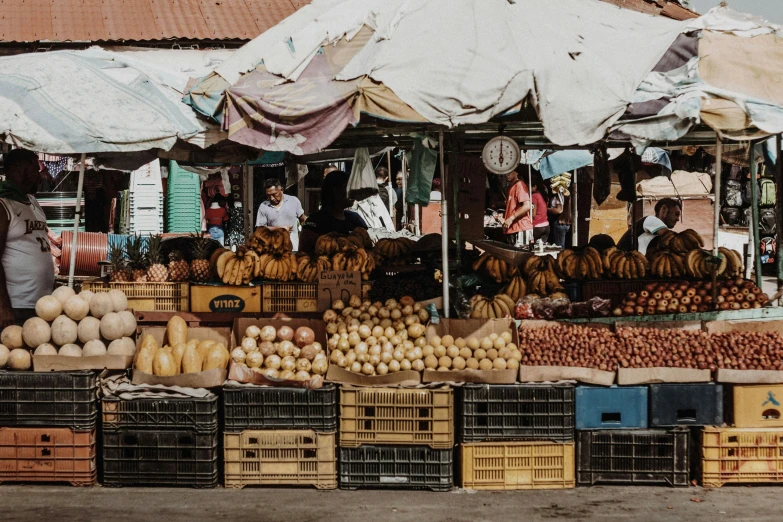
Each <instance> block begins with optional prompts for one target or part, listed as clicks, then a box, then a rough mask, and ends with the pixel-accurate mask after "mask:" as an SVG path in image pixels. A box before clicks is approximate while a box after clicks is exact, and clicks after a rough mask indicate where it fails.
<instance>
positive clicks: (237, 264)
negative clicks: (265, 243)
mask: <svg viewBox="0 0 783 522" xmlns="http://www.w3.org/2000/svg"><path fill="white" fill-rule="evenodd" d="M265 256H266V257H267V260H268V258H269V257H271V256H270V255H269V254H264V256H260V257H259V255H258V253H256V251H255V250H251V249H250V248H248V247H246V246H240V247H238V248H237V251H236V252H232V251H231V250H226V249H221V253H220V255H218V257H217V259H216V260H215V273H216V274H217V276H218V278H219V279H220V280H221V281H222V282H223V283H224V284H227V285H232V286H240V285H246V284H249V283H250V281H251V280H253V279H254V278H255V277H256V276H257V274H258V272H259V268H260V267H261V258H264V257H265ZM213 257H214V256H213Z"/></svg>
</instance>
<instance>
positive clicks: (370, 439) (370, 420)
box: [340, 386, 454, 449]
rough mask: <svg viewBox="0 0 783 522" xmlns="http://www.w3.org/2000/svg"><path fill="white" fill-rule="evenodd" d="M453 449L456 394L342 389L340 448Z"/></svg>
mask: <svg viewBox="0 0 783 522" xmlns="http://www.w3.org/2000/svg"><path fill="white" fill-rule="evenodd" d="M362 444H394V445H402V444H423V445H427V446H431V447H433V448H435V449H447V448H448V449H450V448H452V447H453V446H454V394H453V390H452V389H451V388H450V387H448V386H446V387H442V388H431V389H421V388H416V389H403V388H340V446H342V447H346V448H355V447H358V446H360V445H362Z"/></svg>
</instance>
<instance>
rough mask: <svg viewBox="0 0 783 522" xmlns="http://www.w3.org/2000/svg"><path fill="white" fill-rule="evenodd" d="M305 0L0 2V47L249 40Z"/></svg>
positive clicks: (36, 0)
mask: <svg viewBox="0 0 783 522" xmlns="http://www.w3.org/2000/svg"><path fill="white" fill-rule="evenodd" d="M308 3H309V1H306V0H0V42H37V41H53V42H69V41H71V42H73V41H94V42H99V41H149V40H168V39H174V38H180V39H188V40H250V39H252V38H255V37H256V36H258V35H259V34H261V33H263V32H264V31H266V30H267V29H269V28H270V27H272V26H274V25H276V24H277V23H279V22H280V21H281V20H283V19H284V18H286V17H287V16H289V15H291V14H292V13H294V11H296V10H297V9H299V8H300V7H302V6H304V5H306V4H308Z"/></svg>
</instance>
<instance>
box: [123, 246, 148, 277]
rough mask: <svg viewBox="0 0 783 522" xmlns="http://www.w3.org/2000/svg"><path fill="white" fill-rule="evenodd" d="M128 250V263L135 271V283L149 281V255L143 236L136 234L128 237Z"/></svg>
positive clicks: (133, 274)
mask: <svg viewBox="0 0 783 522" xmlns="http://www.w3.org/2000/svg"><path fill="white" fill-rule="evenodd" d="M126 248H127V250H128V265H129V266H130V269H131V270H132V271H133V272H132V276H133V282H134V283H146V282H147V257H146V253H145V251H144V243H143V241H142V239H141V236H137V235H134V236H132V237H129V238H128V244H127V246H126Z"/></svg>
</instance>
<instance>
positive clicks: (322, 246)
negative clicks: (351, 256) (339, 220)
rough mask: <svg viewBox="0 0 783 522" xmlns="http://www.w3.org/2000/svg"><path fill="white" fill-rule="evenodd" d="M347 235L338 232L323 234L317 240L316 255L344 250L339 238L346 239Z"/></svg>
mask: <svg viewBox="0 0 783 522" xmlns="http://www.w3.org/2000/svg"><path fill="white" fill-rule="evenodd" d="M344 238H345V236H344V235H342V234H340V233H338V232H329V233H328V234H323V235H322V236H320V237H319V238H318V240H317V241H316V242H315V255H317V256H332V255H334V254H336V253H337V252H340V251H341V250H342V246H341V245H340V242H339V240H340V239H344Z"/></svg>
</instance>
